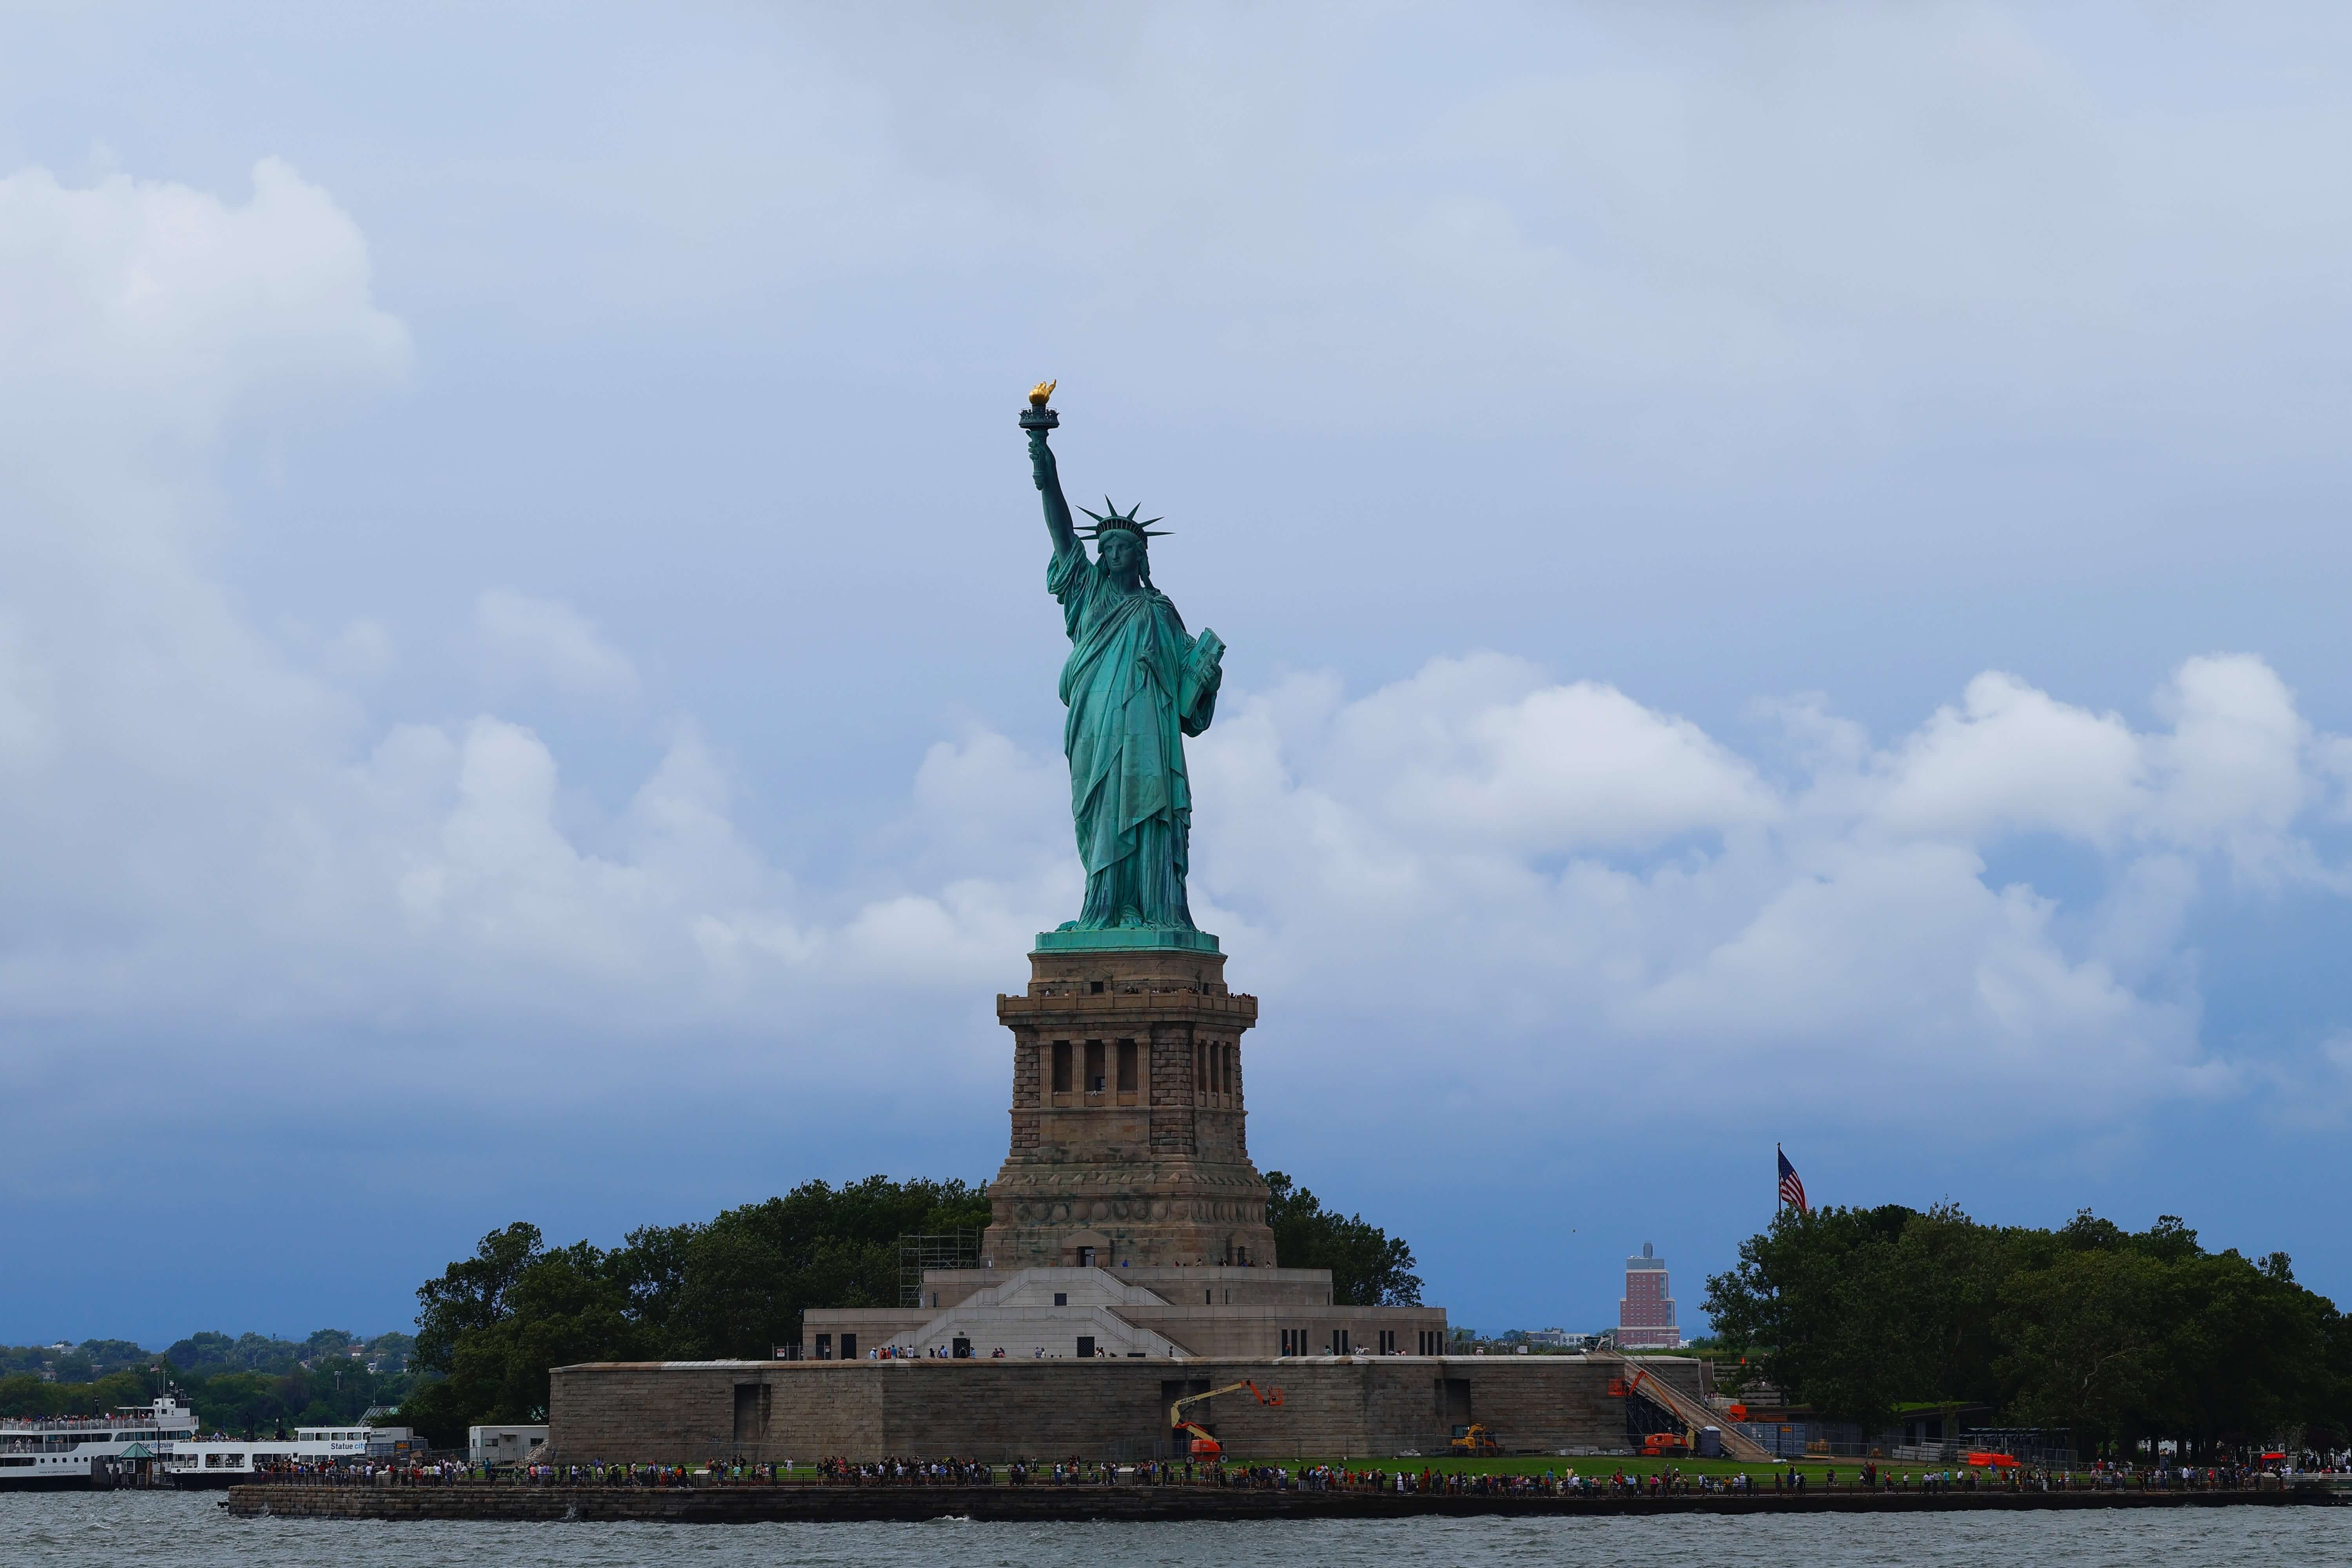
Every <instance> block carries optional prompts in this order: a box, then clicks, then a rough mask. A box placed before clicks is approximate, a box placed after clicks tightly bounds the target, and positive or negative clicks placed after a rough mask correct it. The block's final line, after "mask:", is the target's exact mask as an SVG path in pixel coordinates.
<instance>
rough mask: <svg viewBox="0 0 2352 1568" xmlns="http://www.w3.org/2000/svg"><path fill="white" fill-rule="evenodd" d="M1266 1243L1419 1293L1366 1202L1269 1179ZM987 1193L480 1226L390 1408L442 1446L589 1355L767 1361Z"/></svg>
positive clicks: (824, 1191)
mask: <svg viewBox="0 0 2352 1568" xmlns="http://www.w3.org/2000/svg"><path fill="white" fill-rule="evenodd" d="M1268 1182H1269V1184H1271V1185H1273V1186H1274V1187H1275V1190H1276V1199H1275V1202H1274V1204H1273V1205H1271V1206H1270V1208H1269V1211H1268V1215H1267V1217H1268V1220H1269V1222H1270V1223H1271V1224H1272V1225H1273V1227H1274V1230H1275V1235H1276V1251H1277V1256H1278V1257H1279V1258H1280V1260H1281V1261H1282V1262H1283V1263H1284V1264H1285V1265H1286V1266H1293V1267H1298V1268H1329V1269H1331V1270H1332V1271H1333V1286H1334V1293H1335V1295H1337V1296H1338V1298H1339V1300H1342V1301H1348V1302H1351V1303H1368V1302H1379V1301H1414V1300H1419V1299H1420V1290H1421V1281H1420V1280H1419V1279H1416V1278H1414V1276H1413V1274H1412V1267H1413V1259H1412V1248H1411V1247H1407V1246H1406V1245H1405V1244H1404V1243H1403V1242H1402V1241H1401V1240H1395V1239H1392V1238H1391V1237H1388V1236H1387V1235H1385V1234H1384V1233H1383V1232H1381V1230H1380V1229H1379V1227H1377V1226H1372V1225H1370V1224H1368V1223H1366V1222H1365V1221H1364V1219H1363V1218H1362V1217H1361V1216H1360V1215H1351V1216H1348V1217H1342V1216H1340V1215H1337V1214H1334V1213H1331V1212H1330V1211H1328V1210H1326V1209H1325V1208H1324V1207H1323V1206H1322V1205H1321V1204H1320V1203H1318V1201H1317V1199H1316V1197H1315V1194H1312V1193H1310V1192H1307V1190H1305V1189H1304V1188H1297V1187H1294V1186H1293V1184H1292V1183H1291V1182H1290V1180H1289V1178H1288V1177H1286V1176H1283V1175H1281V1174H1280V1173H1273V1174H1271V1175H1270V1176H1269V1177H1268ZM988 1217H989V1215H988V1199H987V1196H986V1195H985V1194H983V1193H982V1191H980V1189H978V1188H976V1187H973V1186H970V1185H967V1184H964V1183H962V1182H960V1181H946V1182H933V1181H925V1180H919V1179H917V1180H910V1181H905V1182H893V1181H890V1180H888V1179H887V1178H886V1177H883V1176H870V1177H868V1178H866V1180H865V1181H862V1182H850V1183H845V1184H843V1185H841V1186H839V1187H834V1186H831V1185H828V1184H825V1183H824V1182H808V1183H805V1184H802V1185H800V1186H797V1187H794V1188H793V1190H792V1191H791V1192H790V1193H788V1194H785V1195H784V1196H782V1197H780V1198H770V1199H768V1200H767V1201H766V1202H765V1203H759V1204H750V1205H745V1206H743V1207H741V1208H735V1209H730V1210H728V1211H727V1212H726V1213H724V1214H722V1215H719V1216H718V1217H717V1218H715V1219H712V1220H710V1221H709V1222H708V1223H704V1224H688V1225H677V1226H646V1227H644V1228H642V1229H639V1230H634V1231H631V1232H630V1233H629V1235H628V1237H627V1239H626V1241H625V1243H624V1244H623V1245H622V1246H620V1247H614V1248H612V1249H610V1250H606V1249H604V1248H600V1247H592V1246H590V1245H589V1244H588V1243H587V1242H584V1241H582V1242H575V1243H573V1244H572V1245H571V1246H569V1247H548V1246H547V1245H546V1244H545V1240H544V1238H543V1237H541V1234H540V1231H539V1228H538V1227H537V1226H531V1225H528V1224H521V1223H518V1224H515V1225H510V1226H507V1227H506V1228H505V1229H503V1230H497V1231H492V1232H491V1233H490V1234H489V1235H488V1236H486V1237H483V1238H482V1240H481V1245H480V1246H479V1247H477V1248H476V1249H475V1252H474V1256H473V1257H471V1258H461V1259H459V1260H458V1261H457V1262H455V1263H452V1264H451V1265H449V1267H448V1268H447V1269H446V1271H444V1272H443V1273H442V1275H441V1276H440V1277H439V1278H438V1279H430V1280H427V1281H426V1282H425V1285H424V1286H423V1287H421V1288H420V1289H418V1291H417V1293H416V1294H417V1298H418V1300H419V1301H420V1302H421V1303H422V1310H420V1311H419V1312H418V1313H417V1316H416V1323H417V1336H416V1364H417V1366H418V1367H420V1368H422V1369H424V1371H425V1373H427V1374H428V1376H429V1377H430V1378H431V1380H430V1381H426V1382H425V1383H424V1384H422V1386H420V1387H419V1388H418V1389H417V1390H416V1391H415V1393H414V1394H411V1395H410V1397H409V1399H408V1400H407V1402H406V1403H405V1404H404V1405H403V1406H402V1408H401V1420H402V1422H403V1424H404V1425H406V1426H413V1427H415V1428H416V1429H417V1430H418V1431H420V1432H422V1433H424V1434H425V1436H428V1437H430V1438H431V1439H432V1441H433V1442H434V1443H435V1444H436V1445H445V1446H455V1445H457V1444H460V1443H462V1442H464V1440H465V1429H466V1428H467V1426H471V1425H474V1424H476V1423H478V1422H487V1421H528V1420H534V1419H541V1418H543V1416H544V1413H545V1411H546V1408H547V1396H548V1370H549V1369H550V1368H551V1367H557V1366H563V1365H566V1364H568V1363H574V1362H583V1361H637V1360H655V1359H663V1360H678V1361H700V1360H715V1359H720V1358H726V1357H735V1356H743V1357H752V1358H763V1357H765V1356H767V1355H769V1354H771V1353H772V1352H773V1350H774V1349H775V1347H776V1346H778V1345H785V1344H795V1343H798V1342H800V1340H801V1314H802V1313H803V1311H805V1310H808V1309H809V1308H811V1307H887V1306H896V1305H897V1304H898V1238H899V1237H901V1236H905V1235H909V1234H936V1233H940V1232H946V1231H955V1230H980V1229H982V1228H984V1227H985V1226H987V1224H988Z"/></svg>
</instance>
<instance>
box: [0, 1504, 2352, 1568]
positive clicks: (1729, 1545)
mask: <svg viewBox="0 0 2352 1568" xmlns="http://www.w3.org/2000/svg"><path fill="white" fill-rule="evenodd" d="M0 1563H7V1564H9V1565H11V1568H16V1565H20V1564H21V1565H32V1564H49V1563H75V1564H81V1563H121V1564H123V1565H124V1568H133V1565H137V1568H263V1565H268V1568H275V1565H277V1564H281V1563H283V1564H293V1565H297V1568H301V1565H308V1564H317V1565H318V1568H379V1565H380V1568H443V1565H445V1564H446V1565H447V1568H461V1565H462V1568H536V1565H539V1564H546V1565H547V1568H604V1565H606V1564H611V1565H615V1568H620V1565H631V1568H634V1565H635V1564H639V1563H644V1564H648V1565H650V1564H668V1563H686V1564H692V1565H695V1568H733V1565H734V1564H738V1563H742V1564H754V1563H812V1564H833V1563H842V1564H853V1563H854V1564H860V1565H863V1564H867V1563H872V1564H876V1565H877V1568H878V1565H882V1564H887V1565H889V1568H929V1565H930V1564H948V1565H949V1568H1060V1565H1062V1564H1069V1565H1070V1568H1123V1565H1126V1564H1135V1565H1136V1568H1170V1565H1171V1564H1204V1565H1210V1568H1253V1565H1255V1564H1260V1563H1264V1564H1268V1565H1272V1564H1297V1563H1342V1564H1348V1565H1349V1568H1392V1565H1416V1564H1450V1563H1567V1564H1577V1565H1582V1564H1591V1568H1633V1565H1636V1564H1642V1565H1650V1564H1654V1565H1658V1568H1665V1565H1668V1564H1683V1563H1722V1564H1725V1565H1726V1568H1781V1565H1782V1564H1786V1565H1788V1568H1821V1565H1822V1564H1829V1563H1887V1564H1899V1565H1901V1568H1934V1565H1939V1564H1947V1563H1948V1564H1954V1565H1956V1568H1957V1565H1959V1564H1968V1565H1969V1568H1975V1565H1977V1564H2000V1565H2002V1568H2007V1565H2010V1564H2020V1565H2032V1564H2041V1563H2048V1564H2051V1565H2053V1568H2058V1565H2062V1564H2063V1568H2103V1565H2106V1564H2114V1565H2115V1568H2151V1565H2155V1564H2160V1568H2202V1565H2204V1564H2208V1563H2352V1508H2221V1509H2182V1510H2169V1509H2168V1510H2161V1511H2156V1510H2150V1511H2147V1512H2132V1513H2011V1514H1974V1513H1945V1514H1928V1515H1924V1516H1904V1515H1890V1514H1875V1515H1867V1514H1866V1515H1861V1516H1857V1517H1854V1518H1846V1519H1840V1518H1832V1517H1828V1516H1824V1515H1821V1514H1811V1515H1802V1516H1798V1517H1794V1518H1786V1519H1714V1518H1706V1517H1693V1516H1687V1515H1685V1516H1680V1517H1674V1518H1665V1519H1654V1520H1629V1519H1562V1520H1532V1521H1531V1520H1499V1519H1498V1520H1439V1519H1419V1520H1402V1521H1395V1522H1382V1523H1376V1524H1365V1523H1357V1522H1352V1521H1316V1522H1297V1523H1294V1522H1268V1523H1231V1524H1228V1523H1223V1522H1215V1523H1201V1522H1188V1523H1180V1524H974V1523H971V1522H969V1521H955V1520H940V1521H934V1522H932V1523H929V1524H754V1525H671V1524H539V1525H529V1524H376V1523H347V1522H325V1521H306V1520H284V1519H263V1520H233V1519H231V1518H229V1517H228V1515H227V1514H226V1512H224V1511H223V1510H221V1508H220V1506H219V1500H218V1497H217V1494H214V1495H206V1494H204V1493H195V1494H188V1495H183V1494H180V1493H176V1492H94V1493H76V1492H49V1493H39V1494H34V1495H30V1496H16V1497H0Z"/></svg>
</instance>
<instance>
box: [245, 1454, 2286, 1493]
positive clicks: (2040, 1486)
mask: <svg viewBox="0 0 2352 1568" xmlns="http://www.w3.org/2000/svg"><path fill="white" fill-rule="evenodd" d="M255 1479H257V1480H262V1481H268V1482H271V1483H275V1484H278V1485H294V1486H329V1485H340V1486H388V1487H394V1486H452V1485H457V1484H461V1483H466V1484H472V1485H478V1486H488V1485H503V1486H543V1487H639V1488H706V1487H723V1486H746V1485H750V1486H782V1485H790V1484H800V1485H819V1486H934V1487H972V1486H997V1485H1006V1486H1057V1487H1066V1486H1095V1487H1111V1486H1207V1487H1233V1488H1248V1489H1260V1490H1270V1491H1315V1492H1334V1491H1347V1492H1397V1493H1435V1494H1440V1495H1445V1496H1475V1497H1560V1498H1570V1499H1580V1500H1594V1499H1603V1498H1606V1499H1624V1498H1663V1497H1671V1496H1686V1495H1694V1494H1696V1495H1716V1494H1729V1495H1740V1494H1753V1493H1760V1492H1762V1491H1764V1490H1766V1489H1768V1486H1767V1483H1766V1482H1765V1481H1764V1480H1762V1479H1760V1478H1759V1476H1758V1474H1757V1473H1756V1472H1755V1471H1753V1470H1746V1471H1738V1472H1734V1473H1729V1474H1716V1473H1692V1474H1685V1473H1684V1472H1683V1471H1682V1470H1681V1469H1679V1468H1675V1467H1672V1466H1669V1467H1666V1468H1664V1469H1661V1470H1657V1471H1653V1472H1648V1473H1643V1474H1628V1473H1627V1472H1626V1471H1625V1470H1624V1468H1622V1467H1619V1468H1616V1469H1615V1470H1614V1471H1613V1472H1612V1473H1611V1474H1609V1475H1606V1476H1602V1475H1597V1474H1596V1475H1581V1474H1579V1473H1578V1472H1577V1471H1576V1470H1575V1469H1574V1468H1572V1467H1570V1468H1568V1469H1567V1470H1566V1471H1565V1472H1564V1473H1563V1472H1562V1471H1560V1470H1559V1469H1554V1468H1546V1469H1544V1470H1542V1471H1541V1472H1539V1473H1535V1472H1530V1473H1525V1474H1520V1473H1512V1472H1507V1471H1499V1470H1482V1471H1468V1470H1455V1469H1441V1468H1437V1467H1435V1466H1423V1467H1422V1468H1419V1469H1383V1468H1362V1469H1359V1468H1349V1467H1346V1466H1339V1465H1325V1464H1301V1465H1299V1466H1297V1468H1288V1467H1284V1466H1279V1465H1239V1466H1229V1465H1225V1464H1223V1463H1219V1462H1209V1463H1194V1462H1192V1461H1188V1460H1164V1459H1148V1460H1142V1461H1139V1462H1135V1463H1121V1462H1119V1461H1116V1460H1088V1459H1083V1458H1066V1459H1053V1460H1045V1459H1034V1460H1016V1461H1013V1462H1012V1463H1009V1464H992V1463H989V1462H987V1461H984V1460H979V1459H956V1458H947V1459H922V1458H885V1459H879V1460H870V1461H858V1460H851V1459H847V1458H824V1459H820V1460H818V1461H816V1462H815V1463H814V1464H813V1465H804V1466H801V1467H797V1468H796V1467H794V1466H793V1464H792V1463H791V1462H790V1461H789V1460H787V1461H784V1462H782V1463H765V1464H747V1463H742V1462H740V1461H735V1462H730V1461H727V1460H722V1459H716V1458H714V1459H710V1460H708V1461H706V1462H704V1463H702V1464H698V1465H693V1464H688V1465H645V1464H613V1463H607V1462H604V1461H602V1460H597V1461H592V1462H589V1463H586V1464H573V1465H519V1466H513V1465H487V1464H480V1463H466V1462H463V1461H459V1460H454V1459H429V1460H405V1461H401V1460H381V1459H362V1460H351V1459H344V1460H325V1459H292V1458H279V1459H275V1460H272V1461H271V1462H269V1463H268V1465H267V1466H264V1467H261V1468H257V1471H256V1477H255ZM2265 1480H2270V1482H2271V1484H2273V1485H2276V1484H2277V1482H2276V1481H2275V1480H2274V1479H2271V1475H2270V1472H2269V1470H2268V1469H2266V1468H2261V1467H2255V1466H2251V1465H2220V1466H2206V1467H2194V1466H2177V1465H2169V1466H2137V1467H2135V1466H2127V1465H2117V1464H2113V1463H2106V1462H2102V1463H2099V1464H2096V1465H2094V1466H2093V1467H2092V1468H2090V1469H2089V1470H2087V1471H2067V1470H2053V1469H2042V1468H2033V1467H2027V1466H2017V1467H2014V1468H1993V1467H1988V1468H1974V1467H1956V1468H1948V1469H1941V1470H1927V1471H1916V1472H1914V1471H1909V1470H1905V1471H1900V1472H1895V1471H1888V1470H1885V1469H1882V1468H1880V1466H1879V1465H1878V1464H1877V1463H1876V1462H1875V1461H1870V1462H1865V1463H1864V1464H1861V1465H1859V1466H1856V1467H1853V1468H1851V1469H1850V1471H1849V1474H1848V1479H1846V1480H1844V1481H1843V1482H1841V1481H1840V1479H1839V1470H1838V1467H1836V1466H1834V1465H1828V1466H1823V1467H1821V1468H1819V1470H1818V1471H1817V1472H1809V1471H1808V1470H1806V1469H1803V1468H1798V1467H1796V1466H1793V1465H1790V1466H1786V1467H1783V1468H1779V1469H1776V1470H1774V1471H1773V1472H1772V1474H1771V1479H1770V1481H1769V1490H1771V1491H1773V1492H1775V1493H1777V1494H1781V1495H1796V1496H1803V1495H1806V1494H1809V1493H1811V1492H1812V1491H1813V1490H1815V1489H1825V1490H1836V1491H1847V1492H1855V1491H1879V1490H1888V1489H1893V1490H1898V1491H1908V1492H1918V1493H1922V1494H1930V1495H1932V1494H1936V1493H1941V1492H1952V1491H1969V1492H1974V1491H1979V1490H1993V1489H1998V1490H2004V1491H2084V1490H2167V1489H2173V1490H2178V1489H2195V1490H2227V1489H2243V1488H2248V1487H2253V1486H2258V1485H2260V1484H2262V1483H2263V1482H2264V1481H2265Z"/></svg>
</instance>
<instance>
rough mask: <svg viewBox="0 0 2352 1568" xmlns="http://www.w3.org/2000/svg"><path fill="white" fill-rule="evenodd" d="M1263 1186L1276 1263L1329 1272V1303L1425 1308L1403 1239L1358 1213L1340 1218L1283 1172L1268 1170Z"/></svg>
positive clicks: (1409, 1254)
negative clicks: (1265, 1191) (1272, 1232)
mask: <svg viewBox="0 0 2352 1568" xmlns="http://www.w3.org/2000/svg"><path fill="white" fill-rule="evenodd" d="M1265 1184H1266V1187H1267V1189H1268V1191H1269V1193H1270V1194H1272V1195H1271V1196H1270V1197H1269V1199H1268V1200H1267V1203H1266V1205H1265V1223H1266V1225H1267V1226H1269V1227H1270V1228H1271V1229H1272V1230H1273V1231H1274V1258H1275V1261H1276V1262H1277V1263H1279V1264H1280V1265H1281V1266H1282V1267H1283V1268H1328V1269H1329V1270H1330V1271H1331V1300H1333V1301H1334V1302H1336V1303H1337V1304H1339V1306H1342V1307H1418V1306H1420V1305H1421V1276H1420V1275H1418V1274H1415V1273H1414V1272H1413V1268H1414V1264H1413V1258H1412V1247H1409V1246H1407V1245H1406V1243H1405V1240H1404V1238H1403V1237H1397V1236H1391V1235H1389V1233H1388V1232H1386V1231H1384V1230H1382V1229H1381V1227H1380V1226H1376V1225H1374V1224H1372V1223H1371V1222H1370V1220H1367V1219H1366V1218H1365V1217H1364V1216H1363V1215H1360V1214H1358V1215H1348V1216H1347V1217H1346V1218H1344V1219H1342V1218H1341V1217H1340V1216H1339V1215H1337V1214H1335V1213H1333V1212H1332V1211H1331V1210H1329V1209H1327V1208H1325V1207H1324V1206H1323V1205H1322V1204H1321V1203H1320V1202H1318V1200H1317V1198H1316V1196H1315V1194H1313V1193H1311V1192H1308V1191H1307V1189H1306V1188H1305V1187H1302V1186H1298V1185H1296V1184H1293V1183H1292V1181H1291V1179H1290V1178H1289V1177H1288V1176H1286V1175H1284V1174H1283V1173H1281V1172H1280V1171H1268V1172H1267V1173H1265Z"/></svg>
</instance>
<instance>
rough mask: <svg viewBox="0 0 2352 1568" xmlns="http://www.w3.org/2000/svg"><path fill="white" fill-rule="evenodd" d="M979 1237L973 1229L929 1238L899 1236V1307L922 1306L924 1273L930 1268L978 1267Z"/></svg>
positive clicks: (933, 1235)
mask: <svg viewBox="0 0 2352 1568" xmlns="http://www.w3.org/2000/svg"><path fill="white" fill-rule="evenodd" d="M980 1237H981V1233H980V1232H979V1231H976V1230H943V1231H939V1232H936V1233H934V1234H931V1235H928V1236H915V1235H902V1236H900V1237H898V1305H900V1306H901V1307H919V1306H921V1305H922V1304H923V1273H924V1271H925V1270H926V1269H931V1268H979V1267H980Z"/></svg>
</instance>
